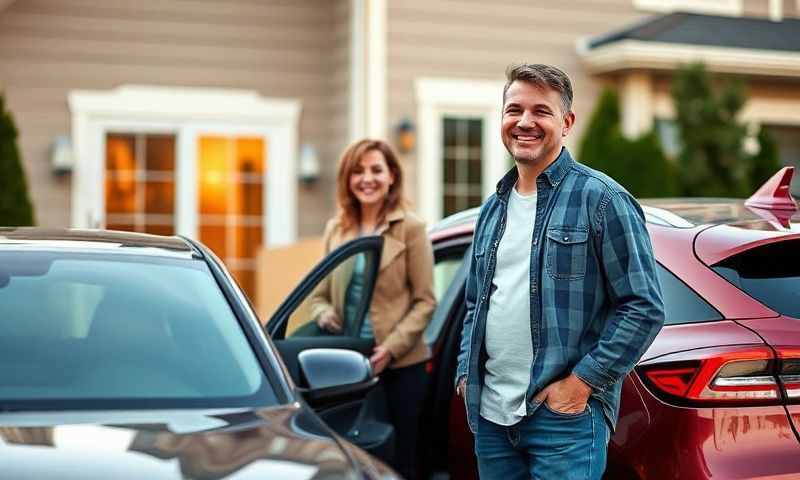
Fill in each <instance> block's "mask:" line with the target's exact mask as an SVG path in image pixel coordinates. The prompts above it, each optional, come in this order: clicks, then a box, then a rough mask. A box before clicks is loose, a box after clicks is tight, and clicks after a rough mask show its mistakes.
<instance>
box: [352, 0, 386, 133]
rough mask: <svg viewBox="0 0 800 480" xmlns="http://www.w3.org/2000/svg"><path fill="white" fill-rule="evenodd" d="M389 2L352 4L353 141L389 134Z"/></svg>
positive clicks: (363, 0) (366, 0) (368, 0)
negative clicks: (387, 66) (387, 115)
mask: <svg viewBox="0 0 800 480" xmlns="http://www.w3.org/2000/svg"><path fill="white" fill-rule="evenodd" d="M387 9H388V4H387V0H350V29H351V33H350V102H349V105H350V125H349V135H350V141H351V142H352V141H355V140H358V139H361V138H363V137H364V136H368V137H370V138H386V134H387V131H388V130H387V121H386V111H387V93H386V92H387V77H386V62H387V59H386V55H387V42H388V36H387V21H388V18H387V17H388V11H387Z"/></svg>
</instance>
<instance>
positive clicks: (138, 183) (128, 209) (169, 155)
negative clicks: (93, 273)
mask: <svg viewBox="0 0 800 480" xmlns="http://www.w3.org/2000/svg"><path fill="white" fill-rule="evenodd" d="M174 168H175V136H174V135H162V134H154V135H149V134H147V135H146V134H136V135H134V134H108V135H107V136H106V173H105V177H106V181H105V200H106V225H107V228H109V227H110V226H116V227H122V226H125V227H126V229H130V230H131V231H135V232H145V231H151V230H153V229H152V228H150V227H149V226H147V225H145V223H148V224H149V223H153V222H152V221H150V220H147V221H145V218H146V217H147V214H162V215H164V217H163V218H162V219H161V220H158V221H156V222H155V224H157V225H162V226H170V228H169V229H168V230H169V231H174V228H173V227H172V225H173V223H174V221H173V217H172V215H173V214H174V210H175V185H174ZM170 234H171V233H170Z"/></svg>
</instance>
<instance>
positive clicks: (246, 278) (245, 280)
mask: <svg viewBox="0 0 800 480" xmlns="http://www.w3.org/2000/svg"><path fill="white" fill-rule="evenodd" d="M230 272H231V275H233V278H235V279H236V281H237V282H238V283H239V286H240V287H241V288H242V290H244V291H245V292H255V291H256V272H255V271H254V270H247V269H242V268H238V269H230Z"/></svg>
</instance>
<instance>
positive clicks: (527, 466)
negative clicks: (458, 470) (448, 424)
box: [475, 398, 610, 480]
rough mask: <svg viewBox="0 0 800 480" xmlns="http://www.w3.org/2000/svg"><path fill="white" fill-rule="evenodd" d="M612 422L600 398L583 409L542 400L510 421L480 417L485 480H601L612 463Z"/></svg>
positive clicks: (481, 469) (477, 451) (477, 439)
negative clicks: (557, 407)
mask: <svg viewBox="0 0 800 480" xmlns="http://www.w3.org/2000/svg"><path fill="white" fill-rule="evenodd" d="M609 433H610V431H609V428H608V424H607V423H606V420H605V418H604V416H603V411H602V408H601V407H600V403H599V402H598V401H597V400H595V399H593V398H592V399H590V400H589V404H588V405H587V408H586V410H585V411H584V412H583V413H578V414H574V415H570V414H564V413H558V412H555V411H553V410H551V409H550V408H549V407H548V406H547V405H546V404H544V403H543V404H541V405H539V406H538V408H537V409H536V410H535V411H534V412H533V415H531V416H529V417H526V418H524V419H522V420H521V421H520V422H519V423H517V424H516V425H511V426H508V427H504V426H502V425H497V424H495V423H492V422H490V421H488V420H486V419H485V418H483V417H480V418H479V420H478V428H477V432H476V433H475V454H476V455H477V457H478V471H479V473H480V477H481V479H482V480H495V479H497V480H517V479H519V480H522V479H534V480H554V479H555V480H599V479H600V478H601V477H602V476H603V471H604V470H605V468H606V453H607V451H608V439H609Z"/></svg>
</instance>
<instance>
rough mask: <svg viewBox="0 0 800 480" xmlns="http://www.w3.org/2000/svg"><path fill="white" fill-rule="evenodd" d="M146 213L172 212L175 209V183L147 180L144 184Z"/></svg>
mask: <svg viewBox="0 0 800 480" xmlns="http://www.w3.org/2000/svg"><path fill="white" fill-rule="evenodd" d="M144 199H145V207H144V210H145V212H146V213H166V214H172V213H173V212H174V211H175V184H173V183H172V182H147V183H145V184H144Z"/></svg>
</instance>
